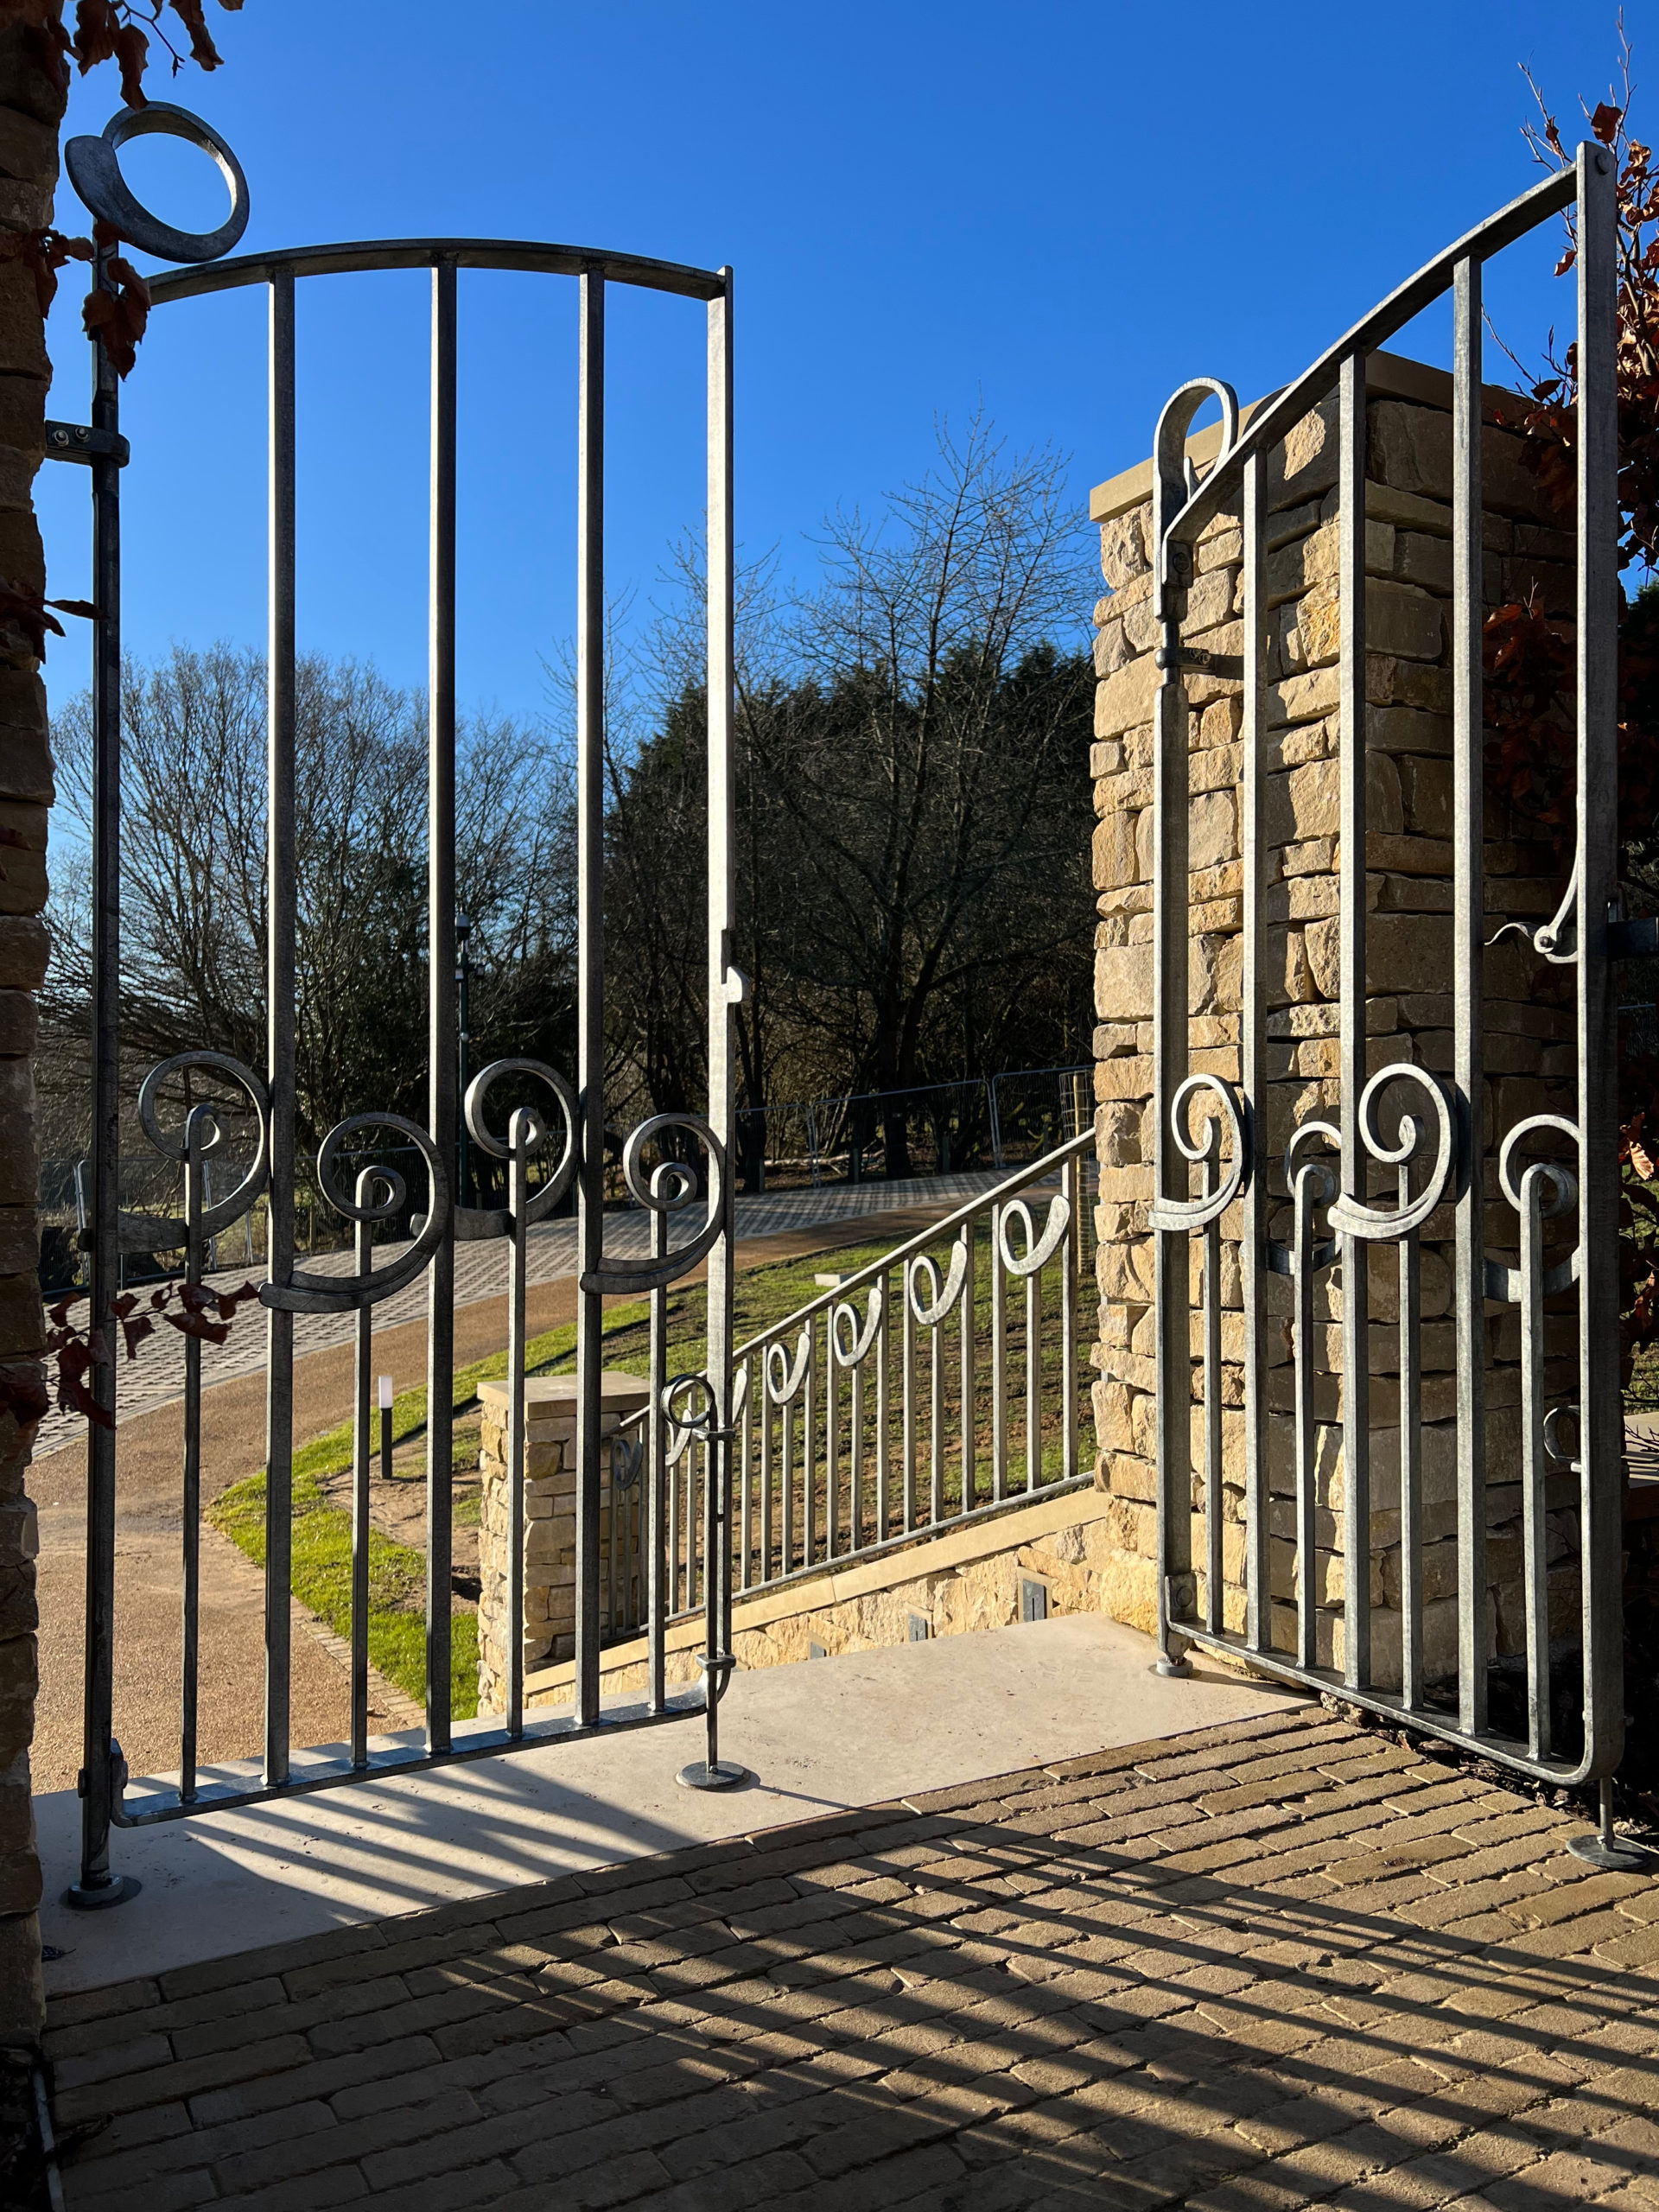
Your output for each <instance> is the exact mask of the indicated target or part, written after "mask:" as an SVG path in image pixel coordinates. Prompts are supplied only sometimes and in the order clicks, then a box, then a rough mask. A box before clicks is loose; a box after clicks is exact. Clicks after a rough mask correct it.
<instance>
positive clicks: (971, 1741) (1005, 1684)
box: [35, 1615, 1302, 1995]
mask: <svg viewBox="0 0 1659 2212" xmlns="http://www.w3.org/2000/svg"><path fill="white" fill-rule="evenodd" d="M1153 1657H1154V1647H1153V1645H1152V1644H1151V1643H1149V1642H1148V1641H1147V1638H1146V1637H1142V1636H1140V1635H1138V1634H1137V1633H1136V1632H1135V1630H1132V1629H1128V1628H1124V1627H1122V1626H1121V1625H1120V1624H1117V1623H1116V1622H1114V1621H1109V1620H1104V1619H1102V1618H1097V1617H1096V1616H1093V1615H1084V1616H1077V1615H1073V1616H1071V1617H1067V1618H1058V1619H1054V1620H1048V1621H1034V1622H1031V1623H1028V1624H1021V1625H1020V1626H1018V1627H1014V1628H1005V1629H994V1630H986V1631H984V1632H982V1633H980V1634H977V1635H967V1636H953V1637H942V1638H940V1639H939V1640H938V1642H935V1643H915V1644H906V1645H904V1646H901V1647H900V1648H899V1649H896V1650H885V1651H863V1652H851V1653H847V1654H845V1655H843V1656H841V1657H838V1658H834V1659H826V1660H821V1661H815V1662H807V1663H805V1664H804V1665H799V1666H793V1667H772V1668H766V1669H758V1670H756V1671H755V1672H753V1673H751V1674H740V1675H737V1676H736V1677H735V1678H734V1681H733V1682H732V1685H731V1688H730V1690H729V1691H728V1694H727V1698H726V1700H725V1703H724V1705H723V1706H722V1707H721V1753H722V1756H724V1757H726V1758H733V1759H737V1760H740V1761H741V1762H742V1764H744V1765H746V1766H747V1767H749V1768H750V1769H752V1770H753V1773H754V1775H755V1777H756V1780H755V1781H754V1783H753V1784H751V1785H750V1786H749V1787H747V1788H745V1789H738V1790H734V1791H731V1792H728V1793H722V1794H718V1795H715V1794H707V1793H704V1792H702V1791H697V1790H690V1789H680V1788H678V1787H677V1784H676V1783H675V1778H674V1777H675V1775H676V1773H677V1770H678V1769H679V1768H680V1767H681V1766H683V1764H686V1763H687V1762H688V1761H689V1760H691V1759H694V1758H701V1756H702V1723H701V1721H700V1720H698V1719H688V1720H680V1721H677V1722H673V1723H671V1724H668V1725H665V1726H656V1727H651V1728H645V1729H639V1730H633V1731H630V1732H626V1733H619V1734H617V1735H615V1736H613V1737H602V1738H587V1739H583V1740H581V1741H577V1742H565V1743H563V1744H557V1743H555V1744H550V1745H541V1746H537V1747H536V1748H535V1749H532V1750H526V1751H518V1752H514V1753H511V1754H508V1755H505V1756H502V1757H494V1758H480V1759H477V1760H474V1761H469V1762H467V1763H465V1764H460V1765H456V1766H451V1767H445V1768H441V1769H438V1770H434V1771H429V1772H424V1773H420V1774H412V1775H408V1776H403V1777H397V1778H396V1779H393V1780H390V1781H385V1782H382V1781H375V1782H363V1783H354V1784H353V1785H351V1786H350V1787H347V1788H344V1789H334V1790H328V1791H319V1792H315V1793H313V1794H310V1795H306V1796H298V1797H291V1798H287V1799H284V1800H281V1801H277V1802H270V1803H268V1804H264V1805H258V1806H252V1807H248V1808H243V1809H241V1810H237V1811H228V1812H222V1813H208V1814H199V1815H194V1816H193V1817H192V1818H190V1819H188V1820H184V1821H169V1822H168V1823H165V1824H163V1825H162V1826H158V1827H150V1828H140V1829H127V1830H123V1831H119V1832H118V1834H117V1835H116V1837H115V1840H114V1848H113V1854H112V1860H113V1864H114V1866H116V1868H117V1870H118V1872H123V1873H130V1874H136V1875H137V1877H138V1878H139V1880H140V1881H141V1882H142V1883H143V1890H142V1891H141V1893H140V1894H139V1895H138V1896H137V1897H135V1898H133V1899H132V1900H131V1901H130V1903H128V1904H123V1905H120V1906H118V1907H117V1908H115V1909H114V1910H111V1911H108V1912H104V1913H95V1914H83V1913H76V1912H72V1911H70V1910H68V1909H67V1907H66V1906H64V1905H63V1904H62V1903H61V1895H62V1891H63V1890H64V1887H65V1886H66V1885H67V1883H68V1882H69V1881H70V1880H72V1879H73V1877H74V1874H75V1872H76V1870H77V1865H78V1844H79V1802H78V1801H77V1799H76V1798H75V1797H74V1796H73V1793H71V1792H69V1791H67V1790H65V1791H60V1792H56V1793H54V1794H52V1795H49V1796H43V1797H41V1798H38V1799H37V1800H36V1801H35V1815H36V1820H37V1823H38V1827H39V1833H40V1844H41V1859H42V1861H43V1863H44V1866H45V1870H46V1877H47V1891H48V1897H47V1903H46V1904H45V1906H44V1907H43V1909H42V1911H41V1933H42V1936H43V1937H44V1939H45V1941H46V1942H47V1943H48V1945H51V1946H54V1947H56V1948H60V1950H61V1951H62V1952H63V1954H64V1955H63V1956H62V1957H61V1958H59V1959H55V1960H51V1961H48V1965H47V1968H46V1974H47V1987H48V1993H50V1994H53V1995H61V1994H63V1993H67V1992H68V1991H72V1990H79V1989H94V1988H101V1987H103V1986H105V1985H106V1984H108V1983H111V1982H116V1981H124V1980H130V1979H131V1978H133V1977H136V1976H140V1975H148V1974H159V1973H163V1972H165V1971H166V1970H167V1969H168V1968H169V1967H178V1966H183V1965H186V1964H189V1963H192V1962H194V1961H199V1960H202V1959H213V1958H224V1957H229V1956H232V1955H234V1954H236V1953H237V1952H239V1951H245V1950H248V1949H251V1948H254V1947H256V1946H258V1945H263V1944H267V1943H276V1942H284V1941H287V1940H289V1939H290V1938H298V1937H302V1936H313V1935H319V1934H321V1933H323V1932H325V1931H326V1930H327V1929H331V1928H339V1927H343V1926H346V1925H350V1924H353V1923H359V1922H362V1921H365V1920H373V1919H378V1918H383V1917H385V1916H389V1915H392V1914H397V1913H407V1912H415V1911H418V1910H422V1909H423V1908H425V1907H429V1906H433V1905H438V1904H447V1903H449V1902H451V1901H453V1900H455V1899H458V1898H461V1897H482V1896H486V1895H488V1894H491V1893H493V1892H495V1891H501V1890H507V1889H512V1888H514V1887H516V1886H518V1885H521V1884H524V1883H527V1882H536V1881H545V1880H547V1879H549V1878H551V1877H552V1876H554V1875H556V1874H559V1873H563V1872H569V1871H572V1870H580V1869H587V1868H592V1867H597V1866H613V1865H616V1864H618V1863H620V1862H621V1861H624V1860H626V1859H635V1858H639V1857H643V1856H645V1855H647V1854H649V1853H652V1852H660V1851H671V1850H674V1849H677V1848H678V1847H681V1846H683V1845H685V1844H690V1843H697V1842H708V1841H714V1840H719V1839H721V1838H724V1837H729V1836H743V1835H750V1834H754V1833H756V1832H757V1831H760V1830H762V1829H766V1828H771V1827H779V1826H781V1825H783V1824H785V1823H786V1822H788V1821H800V1820H806V1819H810V1818H812V1817H813V1816H814V1815H817V1814H820V1813H824V1812H831V1811H845V1810H848V1809H850V1808H855V1807H857V1806H861V1805H874V1804H880V1803H882V1802H889V1801H891V1800H892V1799H893V1798H896V1797H901V1796H913V1795H915V1794H916V1793H918V1792H919V1791H923V1790H929V1789H945V1788H949V1787H953V1786H955V1785H956V1784H957V1783H964V1782H976V1781H982V1780H988V1779H989V1778H990V1777H993V1776H995V1775H1000V1774H1007V1773H1010V1772H1012V1771H1014V1770H1016V1769H1019V1768H1023V1767H1031V1766H1040V1765H1045V1764H1052V1763H1053V1762H1054V1761H1056V1760H1058V1759H1066V1758H1080V1757H1083V1756H1084V1755H1085V1754H1087V1753H1089V1752H1091V1751H1101V1750H1104V1749H1107V1748H1109V1747H1111V1746H1114V1745H1122V1744H1135V1743H1140V1742H1143V1741H1147V1740H1150V1739H1152V1738H1159V1737H1165V1736H1171V1735H1178V1734H1179V1733H1181V1732H1185V1731H1186V1730H1190V1729H1195V1728H1207V1727H1211V1726H1217V1725H1218V1724H1221V1723H1224V1722H1228V1721H1233V1720H1242V1719H1249V1718H1251V1717H1253V1716H1254V1715H1255V1714H1257V1713H1264V1712H1269V1711H1273V1710H1275V1709H1278V1708H1280V1707H1284V1706H1285V1705H1287V1703H1296V1702H1300V1701H1302V1700H1298V1699H1296V1698H1294V1696H1292V1695H1291V1694H1288V1693H1287V1692H1285V1691H1283V1690H1281V1689H1278V1688H1274V1687H1273V1686H1271V1685H1269V1684H1267V1683H1262V1682H1250V1681H1241V1680H1240V1679H1239V1678H1238V1677H1237V1676H1236V1675H1229V1674H1227V1673H1225V1672H1224V1671H1223V1670H1222V1669H1206V1668H1203V1667H1200V1668H1198V1669H1197V1670H1196V1671H1195V1673H1194V1674H1193V1675H1192V1678H1191V1679H1190V1680H1186V1681H1166V1680H1165V1679H1164V1678H1162V1677H1161V1676H1159V1675H1154V1674H1152V1673H1151V1672H1150V1671H1149V1666H1150V1662H1151V1660H1152V1658H1153ZM383 1740H385V1741H395V1742H408V1741H409V1740H410V1738H385V1739H383ZM143 1787H144V1785H143V1783H136V1784H135V1785H134V1788H133V1791H132V1795H133V1796H137V1795H138V1794H139V1793H140V1792H141V1791H142V1790H143Z"/></svg>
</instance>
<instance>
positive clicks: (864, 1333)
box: [739, 1282, 887, 1377]
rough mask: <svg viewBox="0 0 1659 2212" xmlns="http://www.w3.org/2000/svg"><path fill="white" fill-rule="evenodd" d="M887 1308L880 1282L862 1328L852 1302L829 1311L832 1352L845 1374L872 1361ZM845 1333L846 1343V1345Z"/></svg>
mask: <svg viewBox="0 0 1659 2212" xmlns="http://www.w3.org/2000/svg"><path fill="white" fill-rule="evenodd" d="M886 1305H887V1300H886V1299H885V1297H884V1296H883V1294H882V1290H881V1286H880V1283H879V1282H874V1283H872V1284H871V1285H870V1296H869V1303H868V1306H867V1307H866V1309H865V1313H864V1323H863V1326H862V1327H860V1325H859V1319H858V1309H857V1307H856V1306H854V1305H853V1303H852V1302H851V1300H847V1301H846V1302H844V1303H843V1304H842V1305H840V1306H832V1307H831V1308H830V1312H829V1352H830V1357H832V1358H833V1359H834V1361H835V1363H836V1366H837V1367H839V1368H842V1369H843V1370H844V1369H850V1368H856V1367H861V1366H862V1365H863V1363H864V1362H865V1360H866V1359H867V1358H868V1357H869V1353H870V1348H871V1346H872V1345H873V1344H874V1342H875V1339H876V1335H877V1332H878V1331H879V1330H880V1326H881V1315H882V1313H883V1312H884V1310H885V1308H886ZM843 1332H844V1334H845V1339H846V1340H845V1342H844V1343H843V1341H842V1336H843ZM739 1372H740V1374H741V1375H743V1376H746V1377H747V1374H748V1370H747V1367H745V1368H741V1369H740V1370H739Z"/></svg>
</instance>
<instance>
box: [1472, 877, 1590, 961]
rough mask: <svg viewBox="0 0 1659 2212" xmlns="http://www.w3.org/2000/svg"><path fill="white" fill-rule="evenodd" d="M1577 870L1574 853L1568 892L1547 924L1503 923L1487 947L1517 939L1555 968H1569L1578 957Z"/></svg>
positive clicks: (1564, 893)
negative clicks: (1508, 939)
mask: <svg viewBox="0 0 1659 2212" xmlns="http://www.w3.org/2000/svg"><path fill="white" fill-rule="evenodd" d="M1579 868H1580V861H1579V858H1578V855H1576V854H1575V855H1574V856H1573V873H1572V874H1571V875H1570V876H1568V878H1567V889H1566V890H1565V891H1564V892H1563V893H1561V901H1560V906H1557V907H1556V909H1555V912H1554V913H1553V914H1552V915H1551V916H1550V918H1549V919H1548V921H1547V922H1541V923H1540V924H1539V925H1538V926H1537V928H1536V929H1534V928H1533V927H1532V926H1531V925H1530V924H1529V923H1527V922H1505V923H1504V924H1503V926H1502V927H1501V928H1500V929H1497V930H1494V931H1493V932H1492V934H1491V937H1489V938H1487V940H1486V944H1487V946H1488V948H1489V949H1490V948H1491V946H1492V945H1495V944H1497V943H1498V942H1499V940H1500V939H1501V938H1506V937H1518V938H1522V939H1524V941H1525V942H1526V943H1527V944H1529V945H1530V946H1531V947H1532V949H1533V950H1534V951H1535V952H1536V953H1538V954H1540V955H1541V957H1543V958H1544V959H1546V960H1548V961H1552V962H1553V963H1554V965H1555V966H1556V967H1558V968H1568V967H1571V966H1572V964H1573V962H1574V961H1575V960H1576V959H1577V958H1578V957H1579Z"/></svg>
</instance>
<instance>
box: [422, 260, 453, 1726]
mask: <svg viewBox="0 0 1659 2212" xmlns="http://www.w3.org/2000/svg"><path fill="white" fill-rule="evenodd" d="M431 376H432V394H431V405H432V430H431V512H430V522H429V531H430V546H429V558H430V581H429V605H428V625H429V628H428V674H427V684H428V702H427V708H428V715H429V724H428V732H427V773H428V779H429V781H428V791H427V831H426V836H427V858H426V868H427V952H426V965H427V994H428V1001H427V1002H428V1027H427V1055H428V1076H427V1084H428V1107H427V1128H428V1129H429V1132H430V1135H431V1138H432V1141H433V1143H434V1144H435V1146H436V1147H437V1153H438V1157H439V1159H440V1160H442V1162H443V1165H444V1168H445V1171H446V1173H448V1174H451V1175H453V1174H454V1166H455V1140H456V1112H455V1089H456V1075H457V1069H456V1060H455V1054H456V1042H457V1039H456V1029H455V264H454V261H453V260H452V259H450V258H449V257H448V256H440V257H439V259H438V262H437V264H436V266H435V268H434V270H433V271H432V370H431ZM432 1202H433V1206H434V1208H435V1210H436V1208H437V1204H438V1201H437V1194H436V1193H435V1192H434V1194H433V1201H432ZM442 1217H443V1222H444V1226H443V1231H442V1236H440V1238H439V1241H438V1247H437V1249H436V1251H435V1252H434V1254H433V1255H432V1260H431V1267H430V1272H429V1275H428V1277H427V1357H426V1741H427V1749H428V1751H448V1749H449V1747H450V1743H451V1739H452V1722H453V1707H454V1681H453V1675H452V1669H451V1648H452V1630H451V1620H452V1614H451V1610H450V1607H451V1588H452V1584H453V1565H454V1366H455V1357H454V1351H455V1215H454V1206H453V1205H452V1206H446V1207H444V1208H442Z"/></svg>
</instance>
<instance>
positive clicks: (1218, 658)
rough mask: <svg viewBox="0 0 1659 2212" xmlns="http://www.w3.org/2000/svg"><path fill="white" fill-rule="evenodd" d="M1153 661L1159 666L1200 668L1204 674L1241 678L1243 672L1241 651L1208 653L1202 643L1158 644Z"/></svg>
mask: <svg viewBox="0 0 1659 2212" xmlns="http://www.w3.org/2000/svg"><path fill="white" fill-rule="evenodd" d="M1153 661H1154V665H1155V666H1156V667H1159V668H1196V669H1201V670H1202V671H1203V672H1204V673H1205V675H1206V676H1224V677H1236V678H1241V679H1242V678H1243V674H1244V656H1243V653H1210V652H1205V650H1204V648H1203V646H1202V645H1160V646H1159V648H1158V650H1157V652H1155V653H1154V656H1153Z"/></svg>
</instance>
